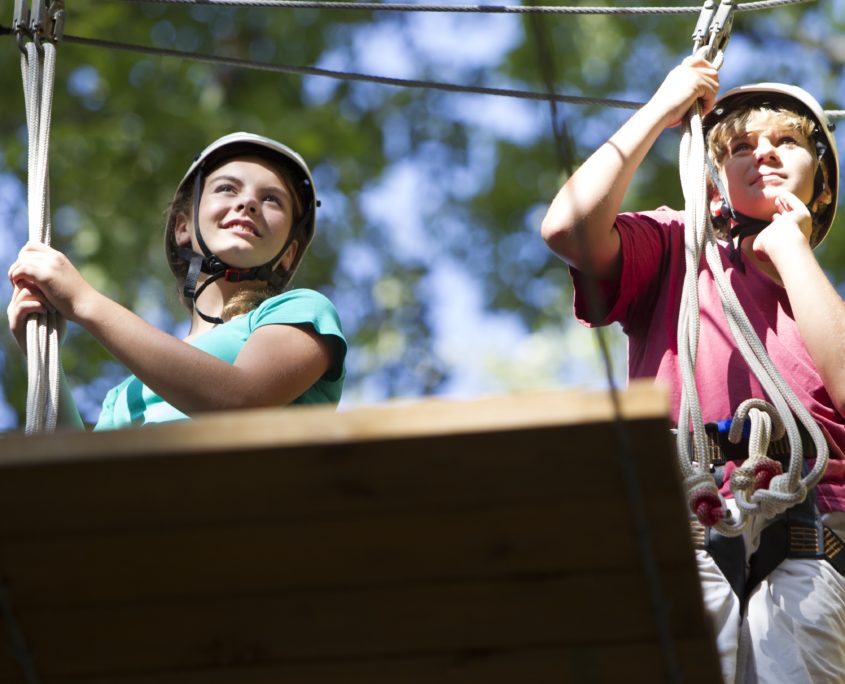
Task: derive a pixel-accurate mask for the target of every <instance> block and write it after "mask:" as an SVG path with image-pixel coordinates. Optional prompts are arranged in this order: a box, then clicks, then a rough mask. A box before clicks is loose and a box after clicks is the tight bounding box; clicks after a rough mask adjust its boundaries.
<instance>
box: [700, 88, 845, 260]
mask: <svg viewBox="0 0 845 684" xmlns="http://www.w3.org/2000/svg"><path fill="white" fill-rule="evenodd" d="M766 105H768V106H771V107H783V108H785V109H788V110H789V111H794V112H796V113H798V114H803V115H805V116H808V117H809V118H810V119H811V120H812V121H814V122H815V124H816V130H815V132H814V133H813V138H814V140H815V143H816V149H817V151H818V156H819V161H820V162H821V163H823V164H824V165H825V168H826V169H827V182H828V185H829V186H830V192H831V201H830V204H828V205H827V206H825V207H824V208H823V209H822V210H821V211H820V212H818V213H817V215H816V217H815V221H814V223H815V225H816V226H818V227H817V228H816V229H815V232H814V234H813V241H812V244H813V247H815V246H816V245H818V244H819V243H820V242H821V241H822V240H823V239H824V238H825V236H826V235H827V233H828V231H829V230H830V227H831V225H833V218H834V216H835V214H836V204H837V201H838V199H839V153H838V152H837V150H836V139H835V138H834V137H833V131H834V128H835V127H836V126H835V124H834V123H833V122H831V121H830V119H829V118H828V116H827V114H826V113H825V111H824V109H822V107H821V105H820V104H819V103H818V101H817V100H816V99H815V98H814V97H813V96H812V95H810V93H808V92H807V91H806V90H804V89H803V88H799V87H798V86H794V85H789V84H787V83H752V84H750V85H744V86H739V87H737V88H732V89H731V90H729V91H727V92H726V93H725V94H724V95H722V96H721V97H720V98H719V99H718V100H717V101H716V105H715V107H714V108H713V111H711V112H710V113H709V114H708V115H707V116H706V117H705V118H704V122H703V123H704V129H705V132H708V131H709V130H710V129H712V128H713V126H715V125H716V124H717V123H718V122H719V121H720V120H721V119H722V118H724V116H725V115H726V114H728V113H729V112H731V111H733V110H735V109H738V108H743V109H746V108H749V107H755V106H766ZM819 192H821V180H819V178H818V177H817V180H816V189H815V191H814V194H815V196H818V194H819Z"/></svg>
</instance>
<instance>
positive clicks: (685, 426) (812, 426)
mask: <svg viewBox="0 0 845 684" xmlns="http://www.w3.org/2000/svg"><path fill="white" fill-rule="evenodd" d="M694 51H695V52H696V54H700V55H701V56H703V57H705V58H707V59H709V60H710V61H711V62H712V63H713V64H714V65H715V66H716V68H717V69H718V68H719V67H720V66H721V64H722V62H723V60H724V53H723V50H722V49H718V50H715V51H714V50H712V49H711V48H710V47H709V46H699V45H696V47H695V50H694ZM705 155H706V150H705V145H704V133H703V128H702V119H701V107H700V105H699V104H698V103H696V104H695V105H694V106H693V108H692V109H691V111H690V112H689V113H688V114H687V115H686V116H685V117H684V121H683V135H682V138H681V148H680V169H681V184H682V188H683V193H684V198H685V201H686V207H685V213H684V221H685V226H686V232H685V244H686V273H685V276H684V284H683V291H682V296H681V308H680V317H679V323H678V338H677V339H678V360H679V365H680V370H681V378H682V393H681V400H680V408H679V415H678V436H677V442H678V456H679V462H680V467H681V472H682V475H683V479H684V486H685V489H686V491H687V498H688V502H689V504H690V508H691V510H693V512H695V513H696V515H697V517H698V519H699V521H700V522H701V523H702V524H704V525H708V526H712V527H713V528H714V529H716V530H717V531H718V532H720V533H721V534H723V535H725V536H738V535H739V534H741V533H742V532H743V531H744V530H745V528H746V527H747V525H748V523H749V520H750V517H749V516H752V515H764V516H766V517H770V516H773V515H776V514H777V513H780V512H783V511H784V510H786V509H787V508H789V507H791V506H793V505H795V504H797V503H800V502H801V501H803V500H804V499H805V498H806V496H807V493H808V492H809V490H810V488H812V487H813V486H814V485H815V484H816V483H817V482H818V481H819V480H820V479H821V477H822V475H823V474H824V471H825V469H826V467H827V461H828V446H827V441H826V440H825V438H824V435H823V434H822V432H821V429H820V428H819V426H818V425H817V424H816V422H815V421H814V420H813V417H812V416H811V415H810V413H809V411H808V410H807V409H806V408H805V407H804V405H803V404H802V403H801V402H800V401H799V400H798V398H797V397H796V396H795V393H794V392H793V391H792V389H791V388H790V386H789V384H788V383H787V382H786V381H785V380H784V379H783V377H782V376H781V374H780V373H779V371H778V370H777V368H776V367H775V366H774V364H773V363H772V362H771V359H769V356H768V353H767V352H766V348H765V347H764V346H763V344H762V342H761V341H760V339H759V337H758V336H757V334H756V332H755V331H754V328H753V327H752V326H751V323H750V322H749V320H748V317H747V316H746V315H745V312H744V310H743V309H742V306H741V305H740V303H739V300H738V299H737V298H736V295H735V293H734V291H733V289H732V288H731V286H730V282H729V281H728V278H727V276H726V274H725V271H724V268H723V266H722V259H721V256H720V254H719V250H718V244H717V242H716V236H715V233H714V231H713V226H712V223H711V221H710V211H709V208H708V200H707V176H706V174H707V171H706V165H705V164H706V162H705ZM702 253H703V254H704V257H705V260H706V262H707V266H708V267H709V269H710V272H711V273H712V275H713V279H714V282H715V283H716V286H717V289H718V291H719V296H720V299H721V301H722V308H723V310H724V312H725V316H726V318H727V321H728V326H729V328H730V331H731V335H732V336H733V338H734V341H735V342H736V344H737V347H738V349H739V351H740V353H741V354H742V357H743V358H744V359H745V362H746V363H747V364H748V366H749V368H750V369H751V371H752V372H753V373H754V375H755V377H756V378H757V379H758V380H759V382H760V384H761V385H762V387H763V389H764V390H765V392H766V394H767V395H768V397H769V398H770V399H771V401H772V404H773V405H772V404H769V403H767V402H765V401H763V400H760V399H752V400H748V401H745V402H743V403H742V404H741V405H740V406H739V407H738V408H737V410H736V413H735V415H734V417H733V423H732V427H731V431H730V433H729V436H728V438H729V440H730V441H732V442H733V443H738V442H739V441H740V440H741V439H742V429H743V425H744V423H745V420H746V418H748V419H749V422H750V427H751V437H750V440H749V460H748V461H747V462H746V463H745V464H744V465H743V467H742V468H741V469H740V471H739V474H737V476H736V477H732V478H731V482H730V488H731V491H732V492H733V495H734V497H735V499H736V503H737V507H738V509H739V514H738V516H737V518H736V519H735V520H734V519H733V518H732V516H731V515H730V513H729V511H728V509H727V507H726V506H725V502H724V499H723V498H722V496H721V494H720V493H719V489H718V487H717V486H716V482H715V480H714V479H713V475H712V474H711V458H710V452H709V450H708V449H707V436H706V433H705V430H704V421H703V418H702V414H701V404H700V401H699V396H698V390H697V388H696V385H695V361H696V355H697V347H698V333H699V325H700V321H699V302H698V274H699V267H700V264H701V255H702ZM796 416H797V418H798V419H799V420H800V422H801V424H802V425H803V426H804V428H805V429H806V430H807V432H808V433H809V434H810V436H811V438H812V440H813V443H814V444H815V447H816V455H817V458H816V461H815V464H814V465H813V468H812V469H811V470H810V472H809V473H807V475H805V476H804V477H801V469H802V467H803V446H802V442H801V435H800V433H799V430H798V425H797V423H796V421H795V417H796ZM773 422H774V426H775V436H778V435H781V434H783V432H784V431H785V432H786V434H787V436H788V438H789V445H790V458H789V466H788V469H787V472H786V473H782V474H781V473H779V467H778V466H779V464H777V466H776V465H775V463H774V462H772V461H771V459H768V458H767V457H766V451H767V449H768V445H769V441H770V439H771V436H772V423H773ZM690 423H691V424H692V442H690V434H689V425H690ZM720 509H721V511H720ZM726 512H727V513H726Z"/></svg>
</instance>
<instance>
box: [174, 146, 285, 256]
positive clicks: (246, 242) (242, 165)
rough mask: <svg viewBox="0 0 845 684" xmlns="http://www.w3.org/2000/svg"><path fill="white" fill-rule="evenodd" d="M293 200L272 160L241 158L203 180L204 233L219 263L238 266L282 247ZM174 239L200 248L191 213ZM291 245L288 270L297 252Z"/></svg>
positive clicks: (181, 223)
mask: <svg viewBox="0 0 845 684" xmlns="http://www.w3.org/2000/svg"><path fill="white" fill-rule="evenodd" d="M293 215H294V198H293V195H292V193H291V190H290V188H289V187H288V184H287V183H286V181H285V179H284V178H283V176H282V175H281V173H280V172H279V171H278V169H276V168H275V167H274V166H273V165H272V164H271V163H269V162H267V161H265V160H264V159H262V158H260V157H242V158H241V157H239V158H236V159H233V160H231V161H228V162H225V163H224V164H222V165H220V166H219V167H217V168H216V169H214V170H213V171H212V172H211V173H210V174H209V175H208V177H207V178H206V179H205V181H204V184H203V193H202V197H201V199H200V206H199V223H200V229H201V231H202V237H203V240H204V241H205V243H206V245H207V246H208V248H209V250H211V252H212V253H213V254H215V255H216V256H217V257H218V258H219V259H220V260H221V261H224V262H225V263H227V264H229V265H231V266H234V267H236V268H250V267H253V266H260V265H262V264H265V263H267V262H268V261H270V259H272V258H273V257H275V256H276V255H277V254H278V253H279V250H281V249H282V247H283V246H284V244H285V242H286V241H287V239H288V236H289V235H290V231H291V227H292V225H293ZM176 240H177V243H178V244H179V245H181V246H188V245H191V248H192V249H193V250H194V251H196V252H199V251H200V248H199V245H198V244H197V240H196V236H195V235H194V220H193V217H185V219H184V220H183V221H180V222H179V223H178V224H177V225H176ZM296 248H297V247H296V243H295V242H294V243H292V244H291V245H290V246H289V247H288V249H287V250H286V251H285V254H284V255H283V256H282V258H281V263H282V265H283V266H284V267H285V268H287V267H288V266H289V265H290V263H291V262H292V261H293V258H294V256H295V254H296Z"/></svg>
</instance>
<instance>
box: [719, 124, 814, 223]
mask: <svg viewBox="0 0 845 684" xmlns="http://www.w3.org/2000/svg"><path fill="white" fill-rule="evenodd" d="M817 167H818V162H817V160H816V154H815V150H814V148H813V147H812V145H811V143H810V141H809V140H808V139H807V137H806V136H805V135H804V134H802V133H801V132H800V131H798V130H797V129H796V128H795V127H793V126H790V125H789V124H788V123H787V122H785V121H784V120H783V117H781V116H779V115H778V114H776V113H774V112H770V111H755V112H752V113H751V114H750V116H749V117H748V120H747V122H746V125H745V126H744V128H743V130H741V131H738V132H737V133H735V134H734V135H732V136H731V138H730V139H729V140H728V142H727V149H726V153H725V156H724V158H723V159H722V160H721V176H722V181H723V183H724V184H725V191H726V192H727V193H728V197H729V200H730V202H731V204H732V206H733V207H734V208H735V209H736V210H737V211H738V212H740V213H742V214H745V215H746V216H749V217H751V218H756V219H763V220H766V219H771V218H772V216H773V214H774V213H775V212H776V207H775V198H776V197H778V195H780V194H781V192H782V191H783V190H788V191H790V192H792V193H794V194H795V195H797V196H798V197H799V198H800V199H801V200H802V201H803V202H804V203H806V204H810V203H811V202H812V201H813V199H814V197H813V187H814V179H815V175H816V169H817Z"/></svg>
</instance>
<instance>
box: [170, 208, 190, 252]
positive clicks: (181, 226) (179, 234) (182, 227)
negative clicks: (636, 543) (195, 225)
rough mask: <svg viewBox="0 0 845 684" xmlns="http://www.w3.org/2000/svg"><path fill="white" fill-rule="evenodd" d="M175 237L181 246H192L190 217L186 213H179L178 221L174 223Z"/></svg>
mask: <svg viewBox="0 0 845 684" xmlns="http://www.w3.org/2000/svg"><path fill="white" fill-rule="evenodd" d="M173 237H174V238H175V239H176V244H177V245H178V246H179V247H190V246H191V228H190V219H189V218H188V217H187V216H185V214H182V213H180V214H177V216H176V223H175V224H174V225H173Z"/></svg>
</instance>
